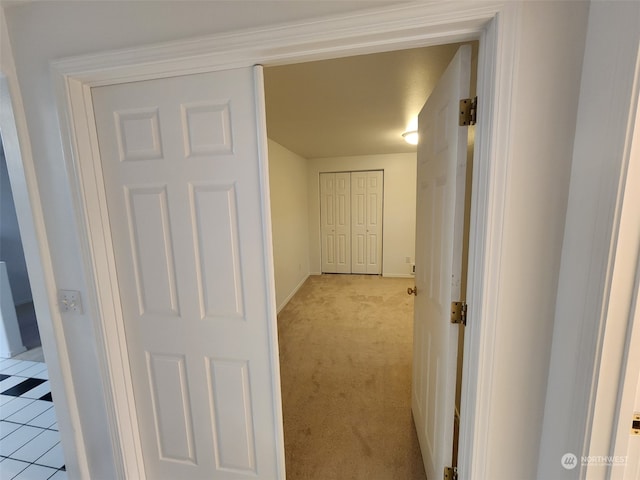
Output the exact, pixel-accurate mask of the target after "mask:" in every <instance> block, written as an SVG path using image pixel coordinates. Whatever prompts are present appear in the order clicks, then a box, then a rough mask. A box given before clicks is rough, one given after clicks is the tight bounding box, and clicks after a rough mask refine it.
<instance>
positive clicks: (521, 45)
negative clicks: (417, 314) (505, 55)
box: [470, 2, 589, 480]
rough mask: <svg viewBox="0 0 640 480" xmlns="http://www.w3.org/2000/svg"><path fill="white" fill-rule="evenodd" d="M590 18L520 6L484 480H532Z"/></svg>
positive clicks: (551, 5)
mask: <svg viewBox="0 0 640 480" xmlns="http://www.w3.org/2000/svg"><path fill="white" fill-rule="evenodd" d="M588 9H589V5H588V3H586V2H523V3H522V12H521V24H520V26H519V28H518V30H517V31H518V38H517V43H516V48H517V64H516V66H515V71H514V85H513V88H514V93H513V94H514V98H513V108H514V110H513V112H512V117H511V125H510V126H509V128H510V129H511V134H510V141H511V152H510V164H509V171H508V172H506V175H507V182H508V186H507V194H506V201H505V205H504V208H505V210H504V226H505V230H504V231H503V233H502V236H501V238H500V240H497V239H493V240H494V241H501V242H502V253H501V256H500V258H499V259H495V263H496V266H497V270H495V273H496V274H497V275H498V276H499V277H498V278H500V281H499V288H498V289H497V291H496V292H495V293H494V294H495V295H496V296H497V302H498V312H497V317H496V325H495V337H494V338H493V339H492V340H493V342H494V343H493V361H494V362H495V365H496V370H495V371H494V374H493V377H492V378H491V380H490V385H491V387H490V392H491V393H490V398H492V400H493V401H492V404H491V408H490V409H489V411H487V412H483V414H484V415H485V419H486V421H487V422H488V425H490V426H491V427H490V434H489V438H488V439H486V440H485V441H486V442H487V443H488V445H489V446H488V448H487V454H486V457H485V459H484V460H483V461H484V462H486V470H485V476H484V478H491V479H506V478H510V479H518V480H524V479H532V478H535V475H536V474H535V472H536V469H537V460H538V451H539V447H540V437H541V432H542V419H543V415H544V402H545V392H546V385H547V374H548V370H549V355H550V347H551V339H552V334H553V325H554V313H555V302H556V291H557V286H558V274H559V265H560V258H561V251H562V238H563V234H564V224H565V214H566V208H567V196H568V190H569V177H570V170H571V162H572V152H573V139H574V135H575V126H576V116H577V107H578V95H579V85H580V79H581V67H582V58H583V53H584V42H585V35H586V27H587V16H588ZM476 133H477V132H476ZM472 308H473V305H471V306H470V309H472Z"/></svg>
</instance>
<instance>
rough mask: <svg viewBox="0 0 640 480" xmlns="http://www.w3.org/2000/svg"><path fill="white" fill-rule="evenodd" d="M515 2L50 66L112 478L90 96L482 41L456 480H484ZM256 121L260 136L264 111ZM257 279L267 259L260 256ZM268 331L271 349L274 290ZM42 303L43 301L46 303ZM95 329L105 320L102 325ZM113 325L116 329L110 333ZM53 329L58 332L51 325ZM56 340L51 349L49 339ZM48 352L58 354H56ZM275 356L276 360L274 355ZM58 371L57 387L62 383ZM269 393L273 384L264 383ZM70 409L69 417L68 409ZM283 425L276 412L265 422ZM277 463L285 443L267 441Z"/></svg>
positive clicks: (370, 17)
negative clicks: (113, 88) (250, 69)
mask: <svg viewBox="0 0 640 480" xmlns="http://www.w3.org/2000/svg"><path fill="white" fill-rule="evenodd" d="M520 9H521V6H520V5H519V2H508V1H507V2H474V1H467V0H465V1H458V2H442V3H426V4H412V5H400V6H394V7H388V8H383V9H379V10H374V11H373V10H372V11H367V12H364V13H363V12H357V13H354V14H348V15H342V16H338V17H333V18H327V19H321V20H318V19H314V20H312V21H309V22H300V23H296V24H292V25H287V26H280V27H271V28H264V29H258V30H252V31H244V32H238V33H231V34H220V35H213V36H208V37H204V38H198V39H194V40H186V41H177V42H171V43H166V44H162V45H156V46H150V47H149V46H147V47H141V48H134V49H126V50H120V51H115V52H107V53H103V54H91V55H86V56H81V57H74V58H71V59H63V60H60V61H56V62H53V63H52V73H53V78H54V81H55V86H56V95H57V100H58V111H59V116H60V123H61V130H62V140H63V149H64V155H65V161H66V165H67V169H68V172H69V183H70V190H71V192H72V196H73V203H74V209H75V212H74V213H75V215H76V217H77V220H78V225H79V229H80V231H79V232H78V235H79V238H80V239H81V242H82V265H83V268H84V271H85V272H86V275H87V278H88V279H89V281H90V284H89V285H87V292H88V297H89V298H87V301H86V304H87V305H86V309H87V312H88V314H89V315H90V316H91V317H92V318H93V319H94V321H95V324H96V327H97V328H96V332H97V333H96V335H97V337H98V338H96V344H97V345H98V346H99V348H100V352H98V353H99V359H100V368H101V372H100V374H101V375H102V378H103V384H104V385H105V390H106V397H107V399H106V400H107V408H108V409H109V412H108V413H109V421H110V426H111V429H112V434H111V438H112V439H113V450H114V452H115V457H116V462H117V463H118V465H116V470H117V472H118V475H119V477H121V478H127V477H129V478H144V466H143V465H144V463H143V459H142V450H141V448H140V439H139V437H138V431H137V428H136V426H137V421H136V412H135V407H134V402H133V393H132V385H131V377H130V372H129V368H128V358H127V351H126V345H125V338H124V330H123V325H122V318H121V309H120V300H119V298H118V293H117V292H118V289H117V288H116V287H117V282H116V275H115V264H114V260H113V249H112V246H111V235H110V231H109V222H108V218H107V216H106V211H107V209H106V203H105V196H104V191H103V188H104V187H103V183H102V180H101V170H100V168H99V164H100V158H99V154H98V147H97V135H96V132H95V122H94V117H93V111H92V104H91V92H90V90H91V88H92V87H95V86H101V85H110V84H117V83H124V82H130V81H137V80H145V79H151V78H162V77H168V76H175V75H182V74H189V73H199V72H206V71H214V70H222V69H228V68H233V67H243V66H250V65H254V64H256V63H263V64H269V65H275V64H286V63H294V62H299V61H303V60H304V61H308V60H319V59H326V58H336V57H344V56H350V55H355V54H365V53H373V52H382V51H391V50H398V49H406V48H413V47H420V46H429V45H439V44H444V43H452V42H459V41H464V40H470V39H479V40H480V52H479V62H478V65H479V71H478V84H477V91H478V95H479V98H480V103H479V121H478V126H477V128H476V137H475V154H474V172H473V199H472V215H471V218H472V219H473V220H472V224H471V232H470V240H469V243H470V252H469V276H468V284H469V292H468V301H469V304H470V305H471V307H470V311H469V316H470V322H469V327H468V329H467V341H466V342H465V359H467V361H466V362H465V366H464V374H463V377H464V385H463V392H464V393H463V399H462V421H461V423H462V429H461V436H460V441H461V445H460V451H461V457H460V463H459V471H460V472H461V474H462V476H463V478H483V473H482V472H483V471H484V469H485V459H486V458H487V455H486V442H484V441H483V439H485V438H486V437H487V436H488V433H489V425H487V420H488V416H486V415H476V414H475V412H482V411H488V406H489V405H490V401H491V399H490V390H489V389H490V385H491V382H490V381H489V380H490V378H491V377H492V374H493V371H494V368H495V365H494V361H493V344H494V342H495V319H496V318H497V317H498V315H497V308H496V307H497V292H498V291H499V288H498V287H499V285H498V280H499V279H498V272H499V266H500V257H501V243H502V236H503V223H504V199H505V195H506V184H507V179H506V172H507V170H508V166H509V161H510V159H511V155H510V148H511V147H510V142H509V138H510V133H509V129H510V123H511V122H510V117H511V111H512V108H511V107H512V83H513V82H512V77H513V73H514V67H515V55H516V52H517V45H516V42H517V35H516V29H517V26H518V22H519V17H520ZM258 107H259V111H261V114H262V115H261V117H262V118H259V119H258V121H259V122H260V123H261V124H262V125H263V126H264V122H265V119H264V105H262V106H260V105H258ZM262 147H263V148H262V151H261V152H260V158H261V162H262V165H261V167H262V182H261V183H262V184H261V188H262V192H261V194H262V197H263V210H264V211H263V215H264V218H265V225H264V226H263V230H264V234H265V235H266V236H267V237H268V239H267V245H270V242H271V237H270V235H271V229H270V216H269V191H268V178H267V171H268V169H267V155H266V146H264V145H263V146H262ZM266 256H267V258H266V262H267V272H272V271H273V270H272V266H273V265H272V264H273V258H272V255H271V251H269V252H267V255H266ZM269 289H270V290H272V291H271V292H269V293H270V297H271V298H272V301H271V303H272V304H273V305H271V310H272V312H271V315H270V321H271V323H272V324H271V329H272V331H273V335H274V344H275V335H276V331H275V321H276V316H275V311H276V309H275V294H274V285H273V278H271V279H270V285H269ZM49 293H50V294H51V292H49ZM104 319H110V320H111V321H109V322H106V321H104ZM113 319H115V320H116V321H112V320H113ZM54 328H56V329H58V331H59V330H60V329H61V327H60V326H59V325H55V326H54ZM58 338H61V337H60V335H58ZM58 349H59V350H64V345H63V344H62V343H58ZM272 354H273V355H274V356H277V355H278V352H277V351H275V352H273V353H272ZM69 372H70V370H69V369H68V368H64V369H63V375H65V374H67V373H69ZM272 381H273V385H274V388H277V389H278V391H279V388H280V385H279V378H274V379H272ZM71 408H73V407H71ZM275 413H276V416H277V417H278V418H281V412H280V411H278V412H275ZM276 441H277V442H278V443H280V445H278V448H280V449H281V450H282V451H281V454H282V457H283V458H284V442H283V440H282V439H276Z"/></svg>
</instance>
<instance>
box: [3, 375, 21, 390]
mask: <svg viewBox="0 0 640 480" xmlns="http://www.w3.org/2000/svg"><path fill="white" fill-rule="evenodd" d="M22 382H24V378H22V377H9V378H5V379H4V380H2V381H1V382H0V392H5V391H7V390H9V389H10V388H11V387H14V386H16V385H18V384H19V383H22Z"/></svg>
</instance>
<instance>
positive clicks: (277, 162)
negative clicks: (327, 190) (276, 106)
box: [269, 140, 309, 311]
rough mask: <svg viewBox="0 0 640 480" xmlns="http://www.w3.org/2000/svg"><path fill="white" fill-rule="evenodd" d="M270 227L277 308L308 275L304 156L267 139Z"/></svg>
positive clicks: (307, 223) (305, 165) (305, 161)
mask: <svg viewBox="0 0 640 480" xmlns="http://www.w3.org/2000/svg"><path fill="white" fill-rule="evenodd" d="M269 187H270V189H271V228H272V232H273V263H274V271H275V279H276V305H277V306H278V311H280V310H281V309H282V308H283V307H284V306H285V305H286V303H287V302H288V301H289V299H290V298H291V297H292V296H293V294H294V293H295V292H296V291H297V290H298V288H299V287H300V285H302V283H303V282H304V281H305V280H306V279H307V277H308V276H309V240H308V239H309V234H308V231H309V219H308V201H307V160H306V159H305V158H303V157H301V156H300V155H297V154H295V153H293V152H292V151H290V150H287V149H286V148H285V147H283V146H282V145H280V144H279V143H276V142H274V141H272V140H269Z"/></svg>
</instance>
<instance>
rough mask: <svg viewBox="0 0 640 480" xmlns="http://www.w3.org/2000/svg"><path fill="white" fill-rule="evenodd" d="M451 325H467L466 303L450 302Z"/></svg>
mask: <svg viewBox="0 0 640 480" xmlns="http://www.w3.org/2000/svg"><path fill="white" fill-rule="evenodd" d="M451 323H457V324H460V325H465V326H466V325H467V302H451Z"/></svg>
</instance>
